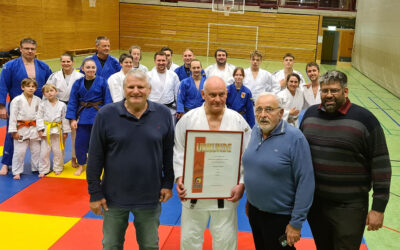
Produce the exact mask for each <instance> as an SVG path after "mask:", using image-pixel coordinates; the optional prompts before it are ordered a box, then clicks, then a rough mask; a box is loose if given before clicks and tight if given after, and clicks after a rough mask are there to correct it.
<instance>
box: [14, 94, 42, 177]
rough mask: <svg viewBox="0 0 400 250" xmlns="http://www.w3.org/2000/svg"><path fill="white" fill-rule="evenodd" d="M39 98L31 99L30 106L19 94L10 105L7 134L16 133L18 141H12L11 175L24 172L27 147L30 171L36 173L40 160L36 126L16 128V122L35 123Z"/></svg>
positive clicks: (22, 95)
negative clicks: (29, 154)
mask: <svg viewBox="0 0 400 250" xmlns="http://www.w3.org/2000/svg"><path fill="white" fill-rule="evenodd" d="M40 101H41V100H40V98H39V97H37V96H33V97H32V101H31V104H30V105H29V103H28V100H27V99H26V97H25V96H24V94H21V95H19V96H17V97H15V98H14V99H13V100H12V101H11V104H10V123H9V126H8V133H13V132H18V134H19V135H20V139H19V140H15V139H14V155H13V158H12V172H13V175H17V174H21V173H22V172H23V171H24V158H25V153H26V149H27V147H28V146H29V150H30V151H31V156H32V157H31V167H32V171H37V170H38V167H39V159H40V138H39V134H38V133H37V129H36V126H30V127H21V128H20V129H18V128H17V126H18V125H17V124H18V122H17V121H36V112H37V111H38V108H39V103H40Z"/></svg>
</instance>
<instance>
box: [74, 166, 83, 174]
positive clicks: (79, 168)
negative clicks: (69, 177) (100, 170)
mask: <svg viewBox="0 0 400 250" xmlns="http://www.w3.org/2000/svg"><path fill="white" fill-rule="evenodd" d="M83 171H85V167H84V165H79V166H78V169H77V170H76V171H75V173H74V175H76V176H79V175H81V174H82V172H83Z"/></svg>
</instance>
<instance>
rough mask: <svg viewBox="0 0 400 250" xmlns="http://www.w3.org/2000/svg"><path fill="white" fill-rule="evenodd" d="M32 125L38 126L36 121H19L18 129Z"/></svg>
mask: <svg viewBox="0 0 400 250" xmlns="http://www.w3.org/2000/svg"><path fill="white" fill-rule="evenodd" d="M32 126H33V127H36V121H17V129H20V128H23V127H32Z"/></svg>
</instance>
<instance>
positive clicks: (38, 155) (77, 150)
mask: <svg viewBox="0 0 400 250" xmlns="http://www.w3.org/2000/svg"><path fill="white" fill-rule="evenodd" d="M36 48H37V43H36V41H35V40H33V39H31V38H25V39H23V40H21V42H20V50H21V57H19V58H17V59H14V60H12V61H10V62H8V63H6V64H5V65H4V67H3V69H2V71H1V74H0V118H1V119H8V120H7V121H8V122H7V132H8V133H7V135H6V138H5V142H4V150H3V159H2V168H1V170H0V174H1V175H5V174H7V173H8V171H9V167H10V166H11V169H12V173H13V175H14V179H20V177H21V173H23V170H24V169H23V166H24V157H25V152H26V150H27V148H28V147H29V148H30V151H31V155H32V158H31V167H32V171H33V172H38V174H39V176H40V177H43V176H45V175H46V174H48V173H49V172H50V171H51V169H50V151H52V153H53V170H54V172H55V173H56V174H60V173H61V172H62V171H63V165H64V145H65V140H66V138H67V135H68V133H70V135H71V141H72V160H71V164H72V166H73V167H74V168H76V171H75V175H80V174H81V173H82V172H83V171H84V167H85V164H86V162H87V152H88V147H89V140H90V133H91V129H92V125H93V122H94V119H95V116H96V114H97V111H98V110H99V109H100V108H101V107H102V106H103V105H106V104H107V103H111V102H118V101H121V100H123V98H124V96H123V86H122V84H123V80H124V78H125V75H126V74H127V72H128V71H130V70H133V69H136V70H142V71H144V72H146V73H147V75H148V77H149V80H150V84H151V87H152V91H151V93H150V95H149V98H148V99H149V100H150V101H153V102H157V103H161V104H164V105H166V106H167V107H168V108H169V109H170V111H171V115H172V116H173V119H174V122H177V121H178V120H179V119H180V118H181V117H182V116H183V115H184V114H185V113H187V112H188V111H190V110H191V109H194V108H197V107H199V106H201V105H202V104H203V102H204V100H203V99H202V96H201V90H202V89H203V85H204V82H205V80H206V79H207V77H210V76H219V77H221V78H222V79H223V80H224V81H225V83H226V85H227V89H228V97H227V101H226V105H227V107H228V108H230V109H233V110H235V111H237V112H238V113H240V114H241V115H243V117H244V118H245V119H246V121H247V122H248V124H249V125H250V127H253V126H254V124H255V116H254V100H255V99H256V98H257V96H258V95H259V94H260V93H262V92H264V91H267V92H273V93H276V94H278V96H280V97H281V98H282V100H283V108H284V110H285V112H284V116H283V119H285V120H287V121H288V122H289V123H290V124H292V125H293V126H297V125H298V117H299V114H300V113H301V111H302V110H304V109H306V108H307V107H309V106H311V105H314V104H317V103H320V102H321V100H320V95H319V84H318V78H319V73H320V71H319V66H318V65H317V64H316V63H313V62H312V63H309V64H307V66H306V73H307V76H308V78H309V79H310V81H311V82H310V83H308V84H306V82H305V80H304V78H303V76H302V74H301V73H300V72H298V71H296V70H294V69H293V66H294V62H295V61H294V60H295V57H294V56H293V55H292V54H290V53H288V54H286V55H284V56H283V66H284V68H283V69H282V70H279V71H277V72H275V73H273V74H271V73H270V72H268V71H267V70H264V69H261V68H260V65H261V63H262V60H263V56H262V54H261V53H260V52H259V51H252V52H251V53H250V63H251V66H250V67H249V68H246V69H243V68H242V67H236V66H234V65H232V64H230V63H228V62H227V60H228V52H227V51H226V50H224V49H217V50H216V51H215V54H214V57H215V60H216V63H215V64H212V65H210V66H208V67H207V68H206V69H203V67H202V64H201V61H199V60H197V59H195V55H194V52H193V50H191V49H186V50H185V51H184V52H183V57H182V60H183V65H182V66H178V65H177V64H175V63H173V62H172V55H173V51H172V49H170V48H168V47H163V48H162V49H161V50H160V51H158V52H156V53H155V54H154V67H153V68H152V69H151V70H149V69H148V68H147V67H146V66H144V65H142V64H140V60H141V59H142V54H141V48H140V47H139V46H136V45H134V46H131V47H130V49H129V53H123V54H122V55H121V56H120V58H119V60H118V59H116V58H114V57H113V56H111V55H110V54H109V53H110V40H109V39H108V38H107V37H105V36H99V37H97V39H96V49H97V52H96V53H95V54H93V55H91V56H88V57H86V58H85V59H84V61H83V63H82V65H81V66H80V68H79V69H78V70H76V69H75V68H74V66H75V65H74V58H73V56H72V55H69V54H63V55H62V56H61V58H60V62H61V70H59V71H56V72H54V73H52V71H51V70H50V68H49V66H48V65H47V64H46V63H44V62H43V61H40V60H38V59H36V57H35V55H36ZM32 91H33V92H32ZM7 95H9V97H10V101H11V102H10V105H9V107H8V109H7V108H6V102H7Z"/></svg>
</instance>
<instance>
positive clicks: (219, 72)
mask: <svg viewBox="0 0 400 250" xmlns="http://www.w3.org/2000/svg"><path fill="white" fill-rule="evenodd" d="M214 57H215V61H216V62H217V63H216V64H213V65H210V66H208V67H207V68H206V76H207V78H210V77H211V76H219V77H221V78H222V79H223V80H224V81H225V83H226V85H229V84H231V83H234V82H235V80H234V79H233V71H234V70H235V68H236V67H235V65H232V64H229V63H227V58H228V52H226V50H224V49H217V50H216V51H215V54H214Z"/></svg>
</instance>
